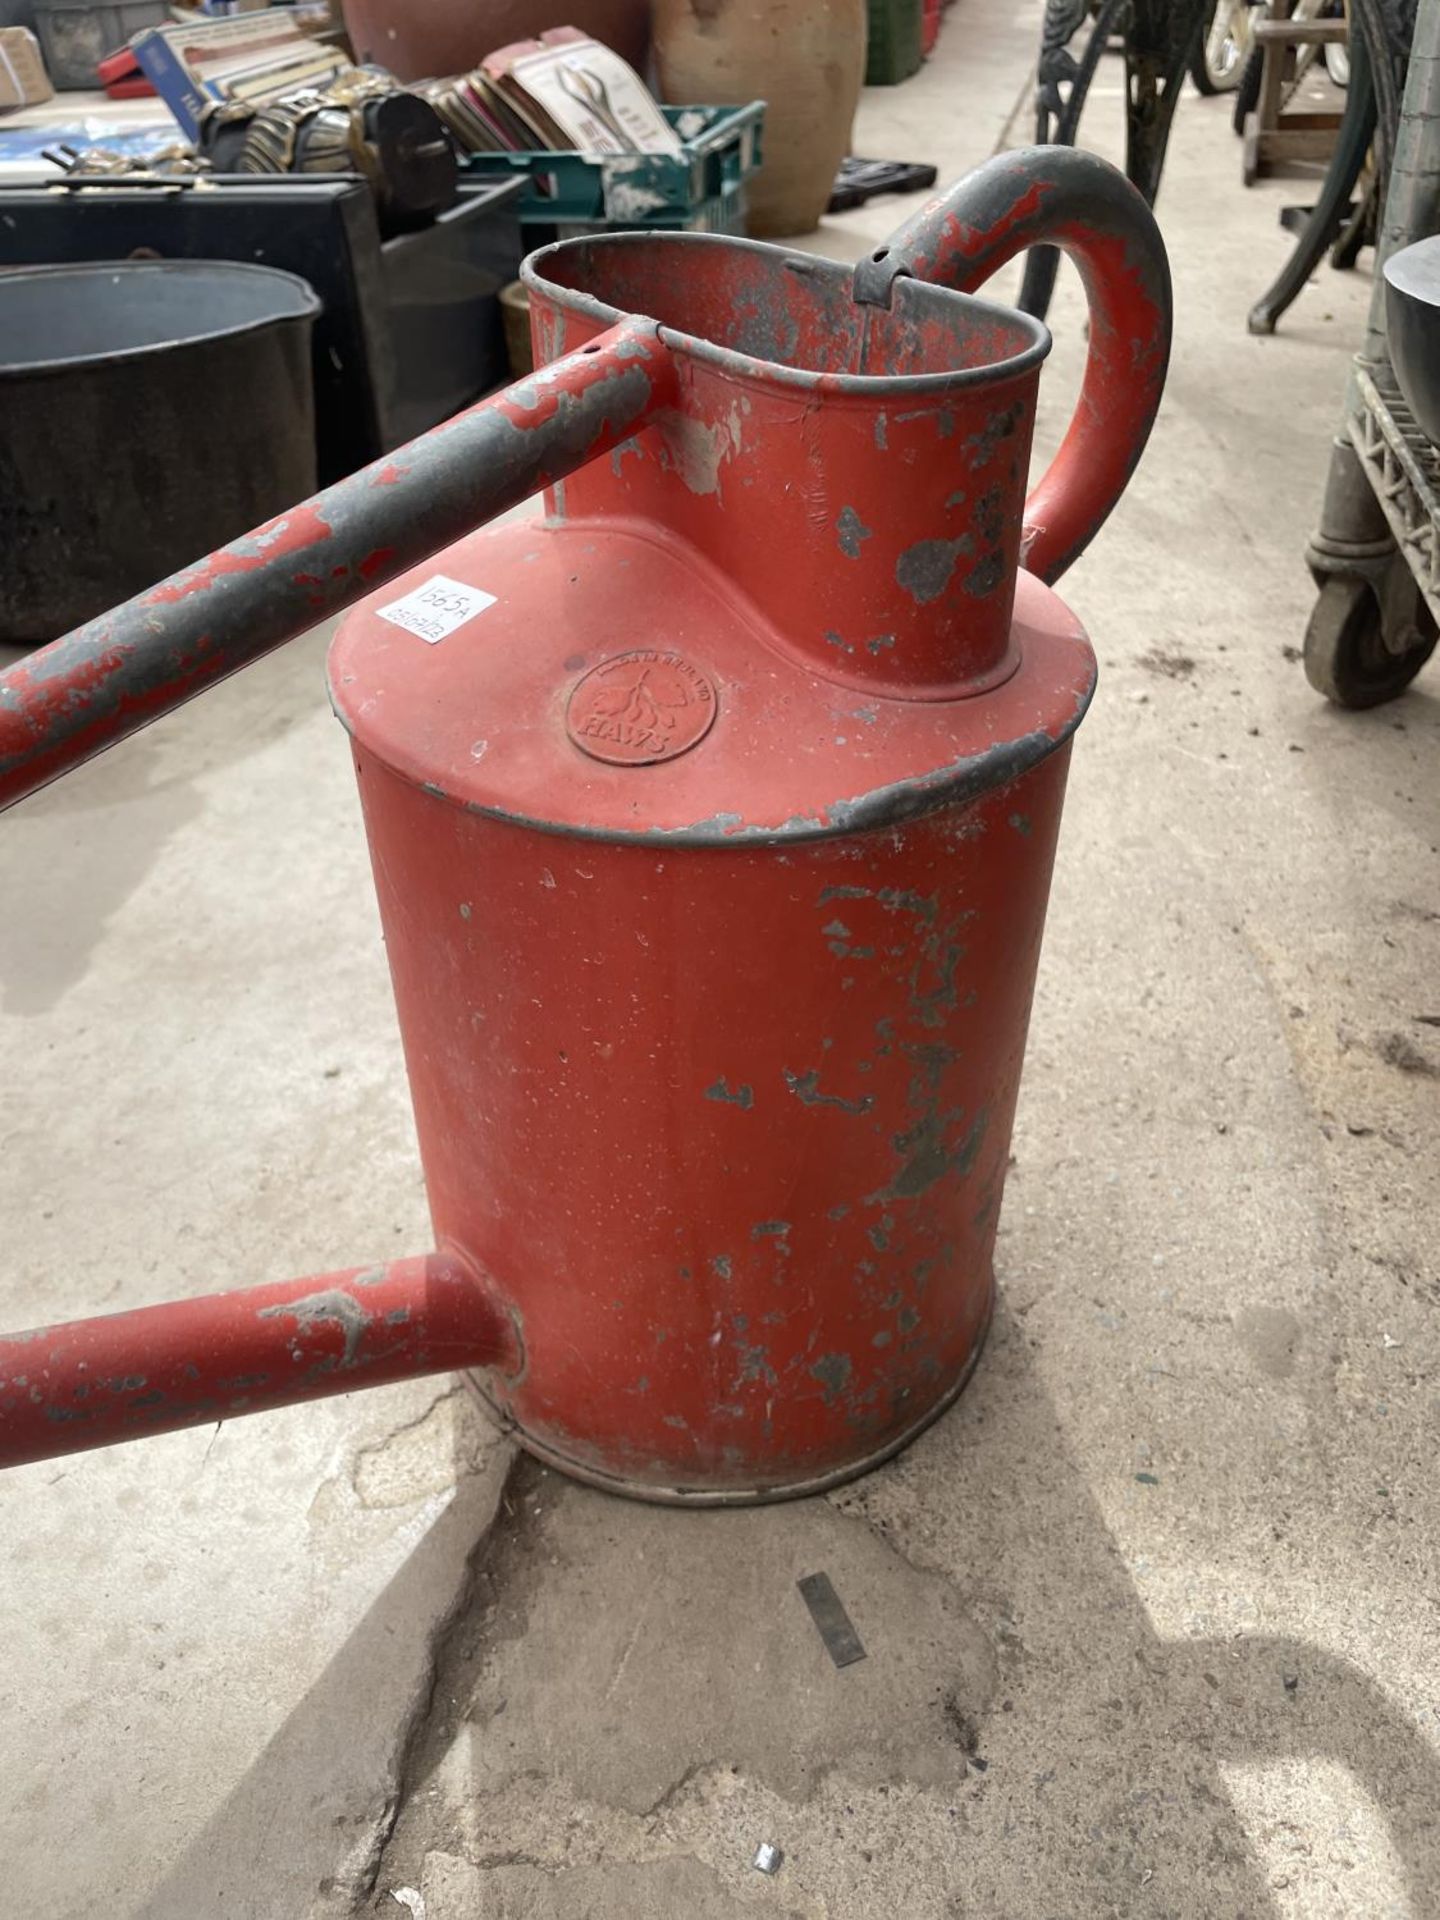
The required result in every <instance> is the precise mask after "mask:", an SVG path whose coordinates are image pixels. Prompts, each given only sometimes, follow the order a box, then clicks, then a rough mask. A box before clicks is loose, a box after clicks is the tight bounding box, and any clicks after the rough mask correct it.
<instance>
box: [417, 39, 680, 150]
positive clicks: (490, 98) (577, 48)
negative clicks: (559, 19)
mask: <svg viewBox="0 0 1440 1920" xmlns="http://www.w3.org/2000/svg"><path fill="white" fill-rule="evenodd" d="M417 91H419V92H422V93H424V95H425V97H426V98H427V99H428V100H429V102H430V104H431V105H432V106H433V107H434V109H435V111H436V112H437V113H438V114H439V115H440V118H441V119H442V120H443V121H444V122H445V124H446V126H447V127H448V128H449V129H450V132H451V133H452V134H453V135H454V138H455V141H456V144H457V145H458V146H459V147H460V148H461V149H462V150H463V151H464V152H466V153H525V152H530V151H535V150H539V151H542V152H555V151H563V150H567V149H573V150H575V151H578V152H580V153H593V154H612V153H613V154H619V153H668V154H678V153H679V152H680V150H681V148H680V141H679V139H678V138H677V136H676V134H675V132H674V130H673V128H672V127H671V126H670V125H669V124H668V122H667V121H666V120H665V117H664V115H663V114H662V113H661V112H660V109H659V108H658V107H657V106H656V104H655V101H654V98H653V97H652V95H651V93H650V91H649V89H648V88H647V87H646V85H645V83H644V81H643V80H642V79H641V78H640V76H639V74H637V73H636V72H635V70H634V68H633V67H631V66H629V65H628V64H627V62H625V61H624V60H622V59H621V58H620V56H619V54H618V53H612V52H611V50H610V48H609V47H606V46H603V45H602V44H601V43H600V42H599V41H598V40H592V39H591V38H590V36H589V35H588V34H585V33H581V32H579V31H578V30H577V29H576V28H574V27H552V28H551V30H550V31H549V32H548V33H544V34H542V35H541V36H540V38H539V39H538V40H521V41H517V42H516V43H515V44H514V45H513V46H508V47H501V48H500V49H499V51H498V52H496V53H492V54H490V55H489V57H488V58H487V59H485V60H483V61H482V62H481V63H480V65H479V66H478V67H477V68H476V69H475V71H474V72H473V73H465V74H458V75H456V76H455V77H454V78H453V79H449V80H430V81H425V82H423V83H422V84H421V86H420V87H419V88H418V89H417Z"/></svg>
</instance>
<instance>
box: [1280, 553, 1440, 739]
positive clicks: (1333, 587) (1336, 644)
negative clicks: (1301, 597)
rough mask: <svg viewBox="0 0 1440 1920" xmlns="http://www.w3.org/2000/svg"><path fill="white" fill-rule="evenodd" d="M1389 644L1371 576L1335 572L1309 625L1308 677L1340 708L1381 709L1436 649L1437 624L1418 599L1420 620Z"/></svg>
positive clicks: (1328, 580)
mask: <svg viewBox="0 0 1440 1920" xmlns="http://www.w3.org/2000/svg"><path fill="white" fill-rule="evenodd" d="M1395 639H1396V640H1397V641H1398V642H1399V643H1400V645H1399V648H1398V650H1397V648H1396V646H1395V645H1393V644H1392V645H1387V644H1386V639H1385V622H1384V619H1383V616H1382V614H1381V610H1380V602H1379V600H1378V599H1377V598H1376V596H1375V591H1374V588H1373V587H1372V586H1371V585H1370V582H1369V581H1368V580H1362V579H1360V578H1358V577H1357V576H1356V575H1354V574H1344V573H1333V574H1331V575H1330V576H1329V577H1328V578H1327V579H1325V580H1324V581H1322V582H1321V586H1320V595H1319V598H1318V599H1317V600H1316V602H1315V609H1314V611H1313V612H1312V614H1311V615H1310V622H1309V625H1308V626H1307V627H1306V629H1305V677H1306V679H1307V680H1308V681H1309V682H1310V684H1311V686H1312V687H1314V689H1315V691H1316V692H1317V693H1323V694H1324V696H1325V698H1326V699H1327V700H1331V701H1333V702H1334V703H1335V705H1336V706H1337V707H1350V708H1352V709H1353V708H1360V707H1378V706H1380V705H1382V704H1383V703H1384V702H1385V701H1386V700H1393V699H1394V698H1395V696H1396V695H1397V694H1399V693H1403V692H1404V690H1405V689H1406V687H1408V686H1409V684H1410V682H1411V681H1412V680H1413V679H1414V678H1415V676H1416V674H1417V673H1418V672H1419V671H1420V669H1421V667H1423V666H1424V664H1425V662H1426V661H1427V660H1428V659H1429V658H1430V656H1431V654H1432V653H1433V652H1434V651H1435V640H1436V627H1435V621H1434V619H1433V617H1432V616H1431V613H1430V610H1429V608H1428V607H1427V606H1426V605H1425V603H1424V602H1423V601H1419V602H1418V606H1417V611H1416V617H1415V622H1414V624H1413V625H1408V624H1407V626H1406V627H1405V628H1404V629H1403V630H1402V631H1401V632H1400V633H1399V634H1398V635H1396V636H1395Z"/></svg>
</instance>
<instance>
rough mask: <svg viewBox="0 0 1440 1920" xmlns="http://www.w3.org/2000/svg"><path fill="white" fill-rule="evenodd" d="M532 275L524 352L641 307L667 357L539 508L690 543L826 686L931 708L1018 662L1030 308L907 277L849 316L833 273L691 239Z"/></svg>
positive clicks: (562, 255) (634, 245) (604, 242)
mask: <svg viewBox="0 0 1440 1920" xmlns="http://www.w3.org/2000/svg"><path fill="white" fill-rule="evenodd" d="M524 279H525V281H526V284H527V286H528V288H529V292H530V299H531V309H532V316H533V328H534V334H535V340H536V349H537V358H538V359H540V360H542V361H549V360H552V359H556V358H558V357H560V356H561V355H562V354H565V353H568V352H571V351H573V350H574V349H576V348H579V347H582V346H584V345H585V344H586V342H587V341H588V340H589V339H591V338H592V337H593V336H595V335H596V334H598V333H600V332H603V331H604V330H605V329H606V328H607V327H609V326H612V325H614V323H615V321H616V320H617V319H618V318H620V317H621V316H622V315H625V314H640V315H645V316H648V317H649V318H652V319H654V320H656V321H657V322H658V323H659V326H660V329H661V338H662V340H663V341H664V343H665V345H666V346H667V347H668V349H669V350H670V352H671V354H672V356H673V358H674V361H675V367H676V382H675V396H674V404H673V405H671V406H669V407H667V408H665V409H663V410H661V411H660V412H658V413H657V414H655V415H654V416H653V424H651V425H650V426H648V427H647V428H646V429H645V430H644V431H643V432H642V433H640V434H637V435H636V437H635V438H634V439H633V440H632V441H629V442H627V443H626V444H625V445H624V446H622V447H620V448H617V449H616V451H615V452H614V453H613V454H611V455H610V456H609V457H608V459H606V460H603V461H597V462H593V463H592V464H591V465H590V466H588V467H585V468H583V469H581V470H580V471H579V472H578V473H576V474H573V475H572V476H571V477H570V478H569V479H568V480H567V481H566V482H565V483H564V484H563V486H560V487H557V488H555V489H554V491H553V493H552V496H551V503H550V504H551V511H552V513H553V514H554V515H556V516H558V517H560V518H563V519H565V520H568V521H576V520H583V519H588V518H591V517H596V518H607V517H615V516H621V517H624V518H626V519H628V520H631V521H634V520H641V521H648V522H650V523H651V524H652V525H653V526H654V527H655V528H656V530H657V531H658V533H659V534H660V535H661V536H662V537H665V536H669V537H673V538H675V539H677V540H680V541H683V542H686V543H688V544H689V545H690V546H692V547H693V548H695V549H697V550H698V551H699V553H700V554H701V555H702V556H703V557H704V558H705V559H706V560H708V561H709V562H710V563H711V564H712V565H714V566H715V567H716V568H718V569H719V570H720V571H721V572H722V573H723V574H724V575H725V576H726V578H727V579H728V580H729V582H730V583H731V584H732V586H733V588H734V589H735V590H736V591H737V592H738V593H739V594H740V595H742V596H743V597H744V598H745V599H746V600H747V601H748V602H749V603H750V605H751V606H752V607H753V609H754V610H755V613H756V616H757V620H758V624H759V626H760V628H761V631H762V632H763V633H764V634H765V637H766V638H767V640H769V641H770V642H771V643H773V644H774V645H776V646H778V647H780V648H782V649H783V650H785V651H787V652H790V653H795V654H799V655H801V656H803V657H804V658H805V659H806V660H807V662H808V663H809V664H810V665H812V666H813V668H814V670H815V671H817V672H819V673H821V674H823V675H825V676H826V677H827V678H830V679H834V680H838V681H841V682H843V683H845V684H848V685H853V686H856V687H859V688H864V689H866V690H867V691H871V692H874V693H879V694H887V695H891V696H894V697H897V698H906V699H946V698H957V697H963V696H966V695H971V694H976V693H980V692H983V691H984V690H985V689H987V688H989V687H992V686H994V685H996V684H998V683H999V682H1000V681H1003V680H1004V679H1007V678H1008V677H1009V675H1010V674H1011V673H1013V672H1014V671H1015V668H1016V666H1017V665H1018V656H1017V654H1016V651H1015V648H1014V645H1013V643H1012V637H1011V612H1012V607H1013V601H1014V592H1015V579H1016V573H1017V570H1018V567H1019V547H1020V533H1021V522H1022V513H1023V507H1024V495H1025V484H1026V475H1027V471H1028V465H1029V455H1030V440H1031V432H1032V427H1033V421H1034V411H1035V398H1036V389H1037V386H1038V381H1039V370H1040V365H1041V362H1042V361H1043V359H1044V357H1045V354H1046V352H1047V351H1048V348H1049V335H1048V333H1047V332H1046V330H1045V329H1044V327H1043V326H1041V325H1040V324H1039V323H1038V322H1037V321H1034V320H1031V319H1030V318H1029V317H1028V316H1026V315H1023V314H1018V313H1015V312H1013V311H1011V310H1010V309H1008V308H1005V307H1002V306H997V305H995V304H993V303H991V302H989V301H984V300H976V299H973V298H971V297H969V296H967V295H961V294H955V293H951V292H948V291H946V290H944V289H940V288H936V287H931V286H928V285H926V284H924V283H923V282H919V281H914V280H900V281H898V282H897V283H896V285H895V289H894V297H893V300H892V304H891V306H890V307H889V308H877V307H873V306H868V305H864V304H861V303H859V302H857V301H856V300H855V298H854V297H853V288H852V281H851V274H850V271H849V269H847V268H844V267H841V266H839V265H836V264H835V263H833V262H830V261H826V260H821V259H818V258H816V257H814V256H812V255H807V254H796V253H791V252H789V251H788V250H787V249H785V248H781V247H771V246H763V245H760V244H759V243H756V242H751V241H741V240H730V239H723V238H720V237H718V236H711V235H699V234H668V235H660V234H614V235H602V236H596V237H594V238H591V239H585V240H576V241H564V242H561V243H560V244H558V245H557V246H554V247H549V248H546V249H544V250H542V251H541V252H540V253H537V254H535V255H532V256H531V258H530V260H529V261H528V262H527V263H526V266H525V269H524ZM655 639H656V640H657V641H663V639H664V636H663V635H659V634H657V635H656V636H655Z"/></svg>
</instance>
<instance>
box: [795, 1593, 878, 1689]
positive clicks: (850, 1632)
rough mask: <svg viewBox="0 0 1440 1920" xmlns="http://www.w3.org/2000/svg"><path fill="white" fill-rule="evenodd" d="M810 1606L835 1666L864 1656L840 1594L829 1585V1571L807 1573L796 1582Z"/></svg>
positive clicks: (851, 1664) (850, 1662)
mask: <svg viewBox="0 0 1440 1920" xmlns="http://www.w3.org/2000/svg"><path fill="white" fill-rule="evenodd" d="M795 1584H796V1585H797V1586H798V1587H799V1589H800V1596H801V1598H802V1599H803V1600H804V1602H805V1604H806V1606H807V1607H808V1608H809V1609H810V1618H811V1619H812V1620H813V1621H814V1622H815V1625H816V1627H817V1628H818V1629H819V1633H820V1638H821V1639H822V1640H823V1641H824V1642H825V1650H826V1652H827V1653H828V1654H829V1655H830V1658H831V1659H832V1660H833V1661H834V1662H835V1664H836V1666H837V1667H849V1666H853V1665H854V1664H855V1662H856V1661H857V1660H863V1659H864V1658H865V1648H864V1645H863V1643H862V1641H861V1639H860V1636H859V1634H858V1633H857V1632H856V1631H855V1628H854V1625H853V1624H852V1622H851V1619H850V1616H849V1614H848V1613H846V1611H845V1608H844V1606H843V1605H842V1604H841V1601H840V1596H839V1594H838V1593H836V1591H835V1589H834V1587H833V1586H832V1585H831V1582H830V1576H829V1574H828V1573H807V1574H806V1576H805V1578H804V1579H803V1580H798V1581H797V1582H796V1583H795Z"/></svg>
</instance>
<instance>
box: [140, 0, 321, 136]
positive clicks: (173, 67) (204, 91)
mask: <svg viewBox="0 0 1440 1920" xmlns="http://www.w3.org/2000/svg"><path fill="white" fill-rule="evenodd" d="M130 50H131V52H132V53H133V54H134V56H135V59H136V60H137V62H138V63H139V66H140V69H141V71H142V73H143V74H144V75H145V77H146V79H147V80H149V81H150V82H151V84H152V85H153V86H154V88H155V91H156V92H157V93H158V94H159V95H160V97H161V99H162V100H163V101H164V102H165V104H166V106H167V107H169V109H170V111H171V113H172V114H173V115H174V116H175V119H176V121H177V122H178V124H179V126H180V128H181V130H182V132H184V133H185V134H186V135H187V137H188V138H189V139H191V140H194V139H195V138H196V137H197V135H198V133H199V131H200V122H201V120H202V119H203V118H204V116H205V114H206V113H207V112H208V111H209V109H210V108H211V107H213V106H216V105H219V104H223V103H227V102H232V101H233V102H238V103H241V104H249V105H251V106H256V107H259V106H263V105H265V104H267V103H268V102H270V101H272V100H279V99H282V98H283V97H284V96H285V95H287V94H292V93H299V92H301V91H303V90H304V89H306V88H308V87H322V86H324V85H325V83H326V82H327V81H328V80H332V79H333V78H334V77H335V75H336V74H337V73H341V72H343V71H344V70H345V69H346V68H348V67H349V66H350V62H349V60H347V59H346V57H345V55H344V54H343V53H342V52H341V51H340V50H339V48H338V47H331V46H326V45H325V44H324V42H323V41H320V40H312V39H311V38H310V36H309V35H308V34H306V33H302V32H301V30H300V27H299V26H298V25H297V23H296V19H295V14H294V11H293V10H292V9H291V8H289V7H269V8H267V9H266V10H265V11H264V12H263V13H241V14H233V15H230V16H229V17H227V18H223V19H219V20H206V19H196V20H193V21H186V22H185V23H183V24H176V25H173V26H166V27H151V28H149V29H147V31H145V32H144V33H137V34H136V35H135V36H134V38H133V39H132V40H131V42H130Z"/></svg>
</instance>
